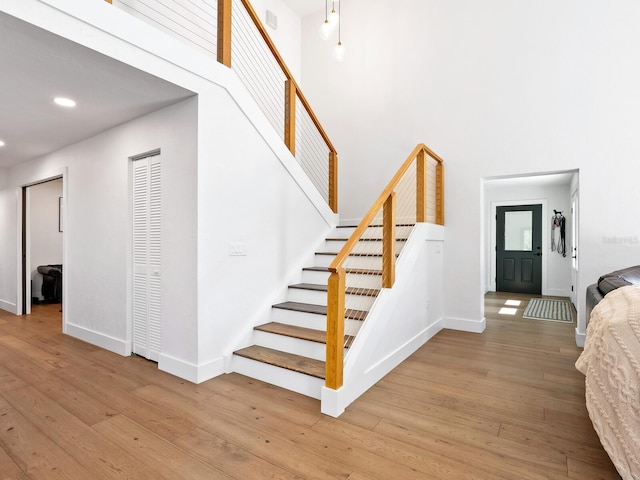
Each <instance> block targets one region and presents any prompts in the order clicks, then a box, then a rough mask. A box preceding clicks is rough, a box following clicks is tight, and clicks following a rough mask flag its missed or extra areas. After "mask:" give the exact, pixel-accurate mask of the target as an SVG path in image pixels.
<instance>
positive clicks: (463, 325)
mask: <svg viewBox="0 0 640 480" xmlns="http://www.w3.org/2000/svg"><path fill="white" fill-rule="evenodd" d="M443 327H444V328H448V329H449V330H461V331H463V332H471V333H482V332H484V329H485V328H487V319H486V318H484V317H483V318H482V320H471V319H468V318H452V317H446V318H445V319H444V323H443Z"/></svg>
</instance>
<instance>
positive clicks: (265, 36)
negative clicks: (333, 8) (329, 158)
mask: <svg viewBox="0 0 640 480" xmlns="http://www.w3.org/2000/svg"><path fill="white" fill-rule="evenodd" d="M241 1H242V5H244V7H245V8H246V9H247V13H248V14H249V17H251V20H252V21H253V23H254V25H255V26H256V28H257V29H258V32H260V36H261V37H262V39H263V40H264V41H265V43H266V44H267V47H268V48H269V51H271V54H272V55H273V56H274V57H275V59H276V62H278V65H279V66H280V68H281V69H282V72H283V73H284V75H285V77H286V78H287V80H289V81H290V82H292V84H293V86H294V87H295V90H296V92H297V95H298V98H299V99H300V102H302V105H303V106H304V108H305V110H306V111H307V113H308V114H309V117H311V121H312V122H313V124H314V125H315V127H316V128H317V129H318V132H319V133H320V135H321V136H322V139H323V140H324V142H325V143H326V144H327V147H329V151H330V152H335V151H336V149H335V147H334V146H333V144H332V143H331V140H329V136H328V135H327V133H326V132H325V131H324V128H322V125H321V124H320V121H319V120H318V117H316V114H315V113H314V111H313V109H312V108H311V105H310V104H309V102H308V101H307V99H306V98H305V96H304V94H303V93H302V90H301V89H300V85H298V82H296V80H295V78H293V75H292V74H291V71H290V70H289V68H288V67H287V64H286V63H284V60H283V58H282V55H280V52H278V49H277V48H276V46H275V44H274V43H273V41H272V40H271V37H269V34H268V33H267V31H266V29H265V28H264V25H262V22H261V21H260V17H259V16H258V14H257V13H256V11H255V10H254V9H253V7H252V6H251V4H250V3H249V0H241Z"/></svg>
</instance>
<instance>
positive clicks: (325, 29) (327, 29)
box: [320, 0, 333, 40]
mask: <svg viewBox="0 0 640 480" xmlns="http://www.w3.org/2000/svg"><path fill="white" fill-rule="evenodd" d="M327 1H328V0H324V23H323V24H322V25H321V26H320V38H321V39H322V40H327V39H328V38H329V35H331V31H332V30H333V27H332V26H331V24H330V23H329V18H328V16H327V15H328V8H329V7H328V3H327Z"/></svg>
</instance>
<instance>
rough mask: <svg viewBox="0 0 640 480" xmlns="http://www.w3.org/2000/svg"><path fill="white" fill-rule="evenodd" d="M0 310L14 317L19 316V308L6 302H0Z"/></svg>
mask: <svg viewBox="0 0 640 480" xmlns="http://www.w3.org/2000/svg"><path fill="white" fill-rule="evenodd" d="M0 310H6V311H7V312H9V313H13V314H14V315H17V314H18V306H17V305H16V304H15V303H11V302H7V301H5V300H0Z"/></svg>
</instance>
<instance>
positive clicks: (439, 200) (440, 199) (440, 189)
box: [436, 162, 444, 225]
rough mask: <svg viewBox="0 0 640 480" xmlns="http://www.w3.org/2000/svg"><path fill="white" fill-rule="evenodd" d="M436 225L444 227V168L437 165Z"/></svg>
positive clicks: (440, 164) (439, 163) (440, 163)
mask: <svg viewBox="0 0 640 480" xmlns="http://www.w3.org/2000/svg"><path fill="white" fill-rule="evenodd" d="M436 224H437V225H444V168H443V166H442V162H438V164H437V165H436Z"/></svg>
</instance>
